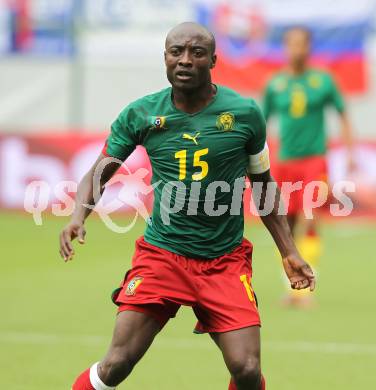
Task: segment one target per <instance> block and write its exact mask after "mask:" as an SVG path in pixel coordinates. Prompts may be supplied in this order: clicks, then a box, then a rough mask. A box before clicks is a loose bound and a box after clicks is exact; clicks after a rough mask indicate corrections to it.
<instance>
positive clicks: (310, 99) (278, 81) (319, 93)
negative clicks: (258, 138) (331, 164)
mask: <svg viewBox="0 0 376 390" xmlns="http://www.w3.org/2000/svg"><path fill="white" fill-rule="evenodd" d="M328 105H333V106H334V107H335V108H336V109H337V111H338V112H343V110H344V102H343V99H342V97H341V95H340V93H339V91H338V89H337V87H336V85H335V83H334V82H333V79H332V78H331V76H330V75H329V74H327V73H324V72H321V71H316V70H308V71H306V72H305V73H303V74H302V75H300V76H296V77H295V76H291V75H289V74H288V73H279V74H277V75H276V76H275V77H274V78H273V79H272V80H271V81H270V82H269V84H268V86H267V88H266V92H265V95H264V102H263V109H264V115H265V118H266V119H268V118H269V116H270V115H271V114H273V113H276V114H278V115H279V119H280V121H279V123H280V126H279V127H280V129H279V130H280V152H279V157H280V159H281V160H287V159H294V158H301V157H308V156H314V155H322V154H324V153H325V152H326V133H325V126H324V109H325V107H326V106H328Z"/></svg>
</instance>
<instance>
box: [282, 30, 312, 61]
mask: <svg viewBox="0 0 376 390" xmlns="http://www.w3.org/2000/svg"><path fill="white" fill-rule="evenodd" d="M285 50H286V56H287V60H288V62H289V63H290V64H292V65H302V64H304V63H305V62H306V61H307V60H308V57H309V54H310V50H311V45H310V38H309V36H308V34H307V32H306V31H304V30H299V29H296V30H291V31H288V32H287V33H286V35H285Z"/></svg>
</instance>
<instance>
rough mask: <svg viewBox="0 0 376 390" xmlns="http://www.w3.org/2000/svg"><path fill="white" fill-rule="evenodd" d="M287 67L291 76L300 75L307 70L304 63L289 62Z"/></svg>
mask: <svg viewBox="0 0 376 390" xmlns="http://www.w3.org/2000/svg"><path fill="white" fill-rule="evenodd" d="M287 69H288V72H289V73H290V74H291V76H301V75H302V74H304V73H305V72H306V71H307V69H308V67H307V64H306V63H301V64H290V65H289V66H288V68H287Z"/></svg>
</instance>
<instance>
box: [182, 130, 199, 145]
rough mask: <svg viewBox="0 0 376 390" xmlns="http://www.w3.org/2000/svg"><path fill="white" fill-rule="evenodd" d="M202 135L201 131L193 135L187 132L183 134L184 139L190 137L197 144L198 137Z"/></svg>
mask: <svg viewBox="0 0 376 390" xmlns="http://www.w3.org/2000/svg"><path fill="white" fill-rule="evenodd" d="M199 135H200V133H196V135H195V136H194V137H193V136H192V135H189V134H187V133H184V134H183V138H184V139H189V140H191V141H193V142H194V143H195V145H198V142H197V137H198V136H199Z"/></svg>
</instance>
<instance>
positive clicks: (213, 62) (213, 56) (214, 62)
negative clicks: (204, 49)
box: [210, 54, 217, 69]
mask: <svg viewBox="0 0 376 390" xmlns="http://www.w3.org/2000/svg"><path fill="white" fill-rule="evenodd" d="M216 63H217V55H216V54H213V55H212V57H211V65H210V69H213V68H214V67H215V64H216Z"/></svg>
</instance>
